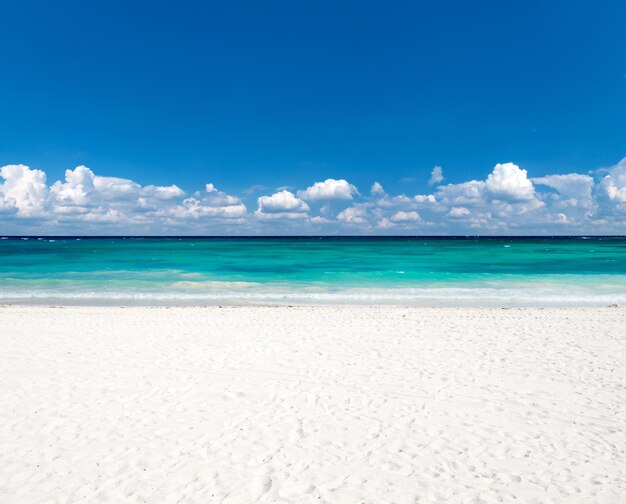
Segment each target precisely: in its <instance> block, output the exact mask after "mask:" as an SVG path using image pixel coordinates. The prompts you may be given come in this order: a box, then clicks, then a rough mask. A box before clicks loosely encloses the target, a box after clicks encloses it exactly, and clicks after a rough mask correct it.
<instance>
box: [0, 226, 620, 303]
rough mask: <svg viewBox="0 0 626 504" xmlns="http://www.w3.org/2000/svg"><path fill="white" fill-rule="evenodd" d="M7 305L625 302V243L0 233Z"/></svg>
mask: <svg viewBox="0 0 626 504" xmlns="http://www.w3.org/2000/svg"><path fill="white" fill-rule="evenodd" d="M0 302H2V303H45V304H50V303H60V304H148V305H150V304H165V305H169V304H171V305H178V304H181V305H198V304H290V303H293V304H337V303H347V304H398V305H426V306H437V305H453V306H466V305H467V306H487V305H489V306H572V305H573V306H594V305H607V304H612V303H618V304H626V238H624V237H602V238H600V237H590V238H583V237H577V238H330V237H324V238H321V237H308V238H43V237H40V238H37V237H30V238H25V237H22V238H20V237H17V238H16V237H2V239H1V240H0Z"/></svg>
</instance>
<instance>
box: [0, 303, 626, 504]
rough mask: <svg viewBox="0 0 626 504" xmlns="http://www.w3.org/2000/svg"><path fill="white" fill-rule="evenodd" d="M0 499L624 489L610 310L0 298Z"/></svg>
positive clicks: (624, 370)
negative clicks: (67, 302) (58, 302)
mask: <svg viewBox="0 0 626 504" xmlns="http://www.w3.org/2000/svg"><path fill="white" fill-rule="evenodd" d="M0 345H1V348H2V351H1V352H0V404H1V406H0V502H1V503H7V504H8V503H10V504H18V503H19V504H39V503H74V502H90V503H91V502H109V503H143V502H147V503H224V504H227V503H249V502H279V503H285V502H289V503H354V504H356V503H368V504H370V503H371V504H381V503H416V502H417V503H430V502H447V503H492V502H494V503H495V502H516V503H568V504H571V503H585V504H589V503H615V504H621V503H623V502H626V497H625V496H626V433H625V429H626V410H625V406H626V364H625V363H626V310H625V309H623V308H593V309H591V308H590V309H506V310H505V309H478V308H432V309H428V308H399V307H384V308H383V307H377V308H376V307H339V306H338V307H293V308H290V307H279V308H271V307H230V308H218V307H208V308H200V307H198V308H191V307H188V308H165V307H153V308H149V307H134V308H113V307H63V308H52V307H34V306H31V307H29V306H6V307H0Z"/></svg>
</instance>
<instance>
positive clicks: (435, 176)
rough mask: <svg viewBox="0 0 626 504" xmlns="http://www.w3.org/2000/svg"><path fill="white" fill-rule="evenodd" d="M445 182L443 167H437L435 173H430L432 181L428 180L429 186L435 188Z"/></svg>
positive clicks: (434, 169)
mask: <svg viewBox="0 0 626 504" xmlns="http://www.w3.org/2000/svg"><path fill="white" fill-rule="evenodd" d="M442 181H443V168H441V166H435V167H434V168H433V171H432V172H430V179H429V180H428V185H429V186H434V185H435V184H439V183H440V182H442Z"/></svg>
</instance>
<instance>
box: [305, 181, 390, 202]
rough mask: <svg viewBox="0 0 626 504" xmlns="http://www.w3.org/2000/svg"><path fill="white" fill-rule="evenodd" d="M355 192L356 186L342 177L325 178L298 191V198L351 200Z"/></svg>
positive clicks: (356, 191)
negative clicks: (338, 178)
mask: <svg viewBox="0 0 626 504" xmlns="http://www.w3.org/2000/svg"><path fill="white" fill-rule="evenodd" d="M379 185H380V184H379ZM357 194H359V191H358V190H357V188H356V187H355V186H353V185H352V184H350V183H349V182H348V181H347V180H344V179H340V180H337V179H326V180H325V181H324V182H315V184H313V185H312V186H311V187H307V188H306V189H305V190H304V191H298V197H299V198H302V199H304V200H312V201H315V200H351V199H352V197H353V196H354V195H357Z"/></svg>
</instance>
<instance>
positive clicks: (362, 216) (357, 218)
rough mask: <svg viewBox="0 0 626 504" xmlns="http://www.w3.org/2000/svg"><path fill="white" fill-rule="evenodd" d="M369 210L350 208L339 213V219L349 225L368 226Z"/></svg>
mask: <svg viewBox="0 0 626 504" xmlns="http://www.w3.org/2000/svg"><path fill="white" fill-rule="evenodd" d="M366 215H367V209H366V208H364V207H348V208H346V209H345V210H343V211H341V212H339V214H338V215H337V219H339V220H340V221H342V222H345V223H348V224H357V225H363V224H368V221H367V219H366Z"/></svg>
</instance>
